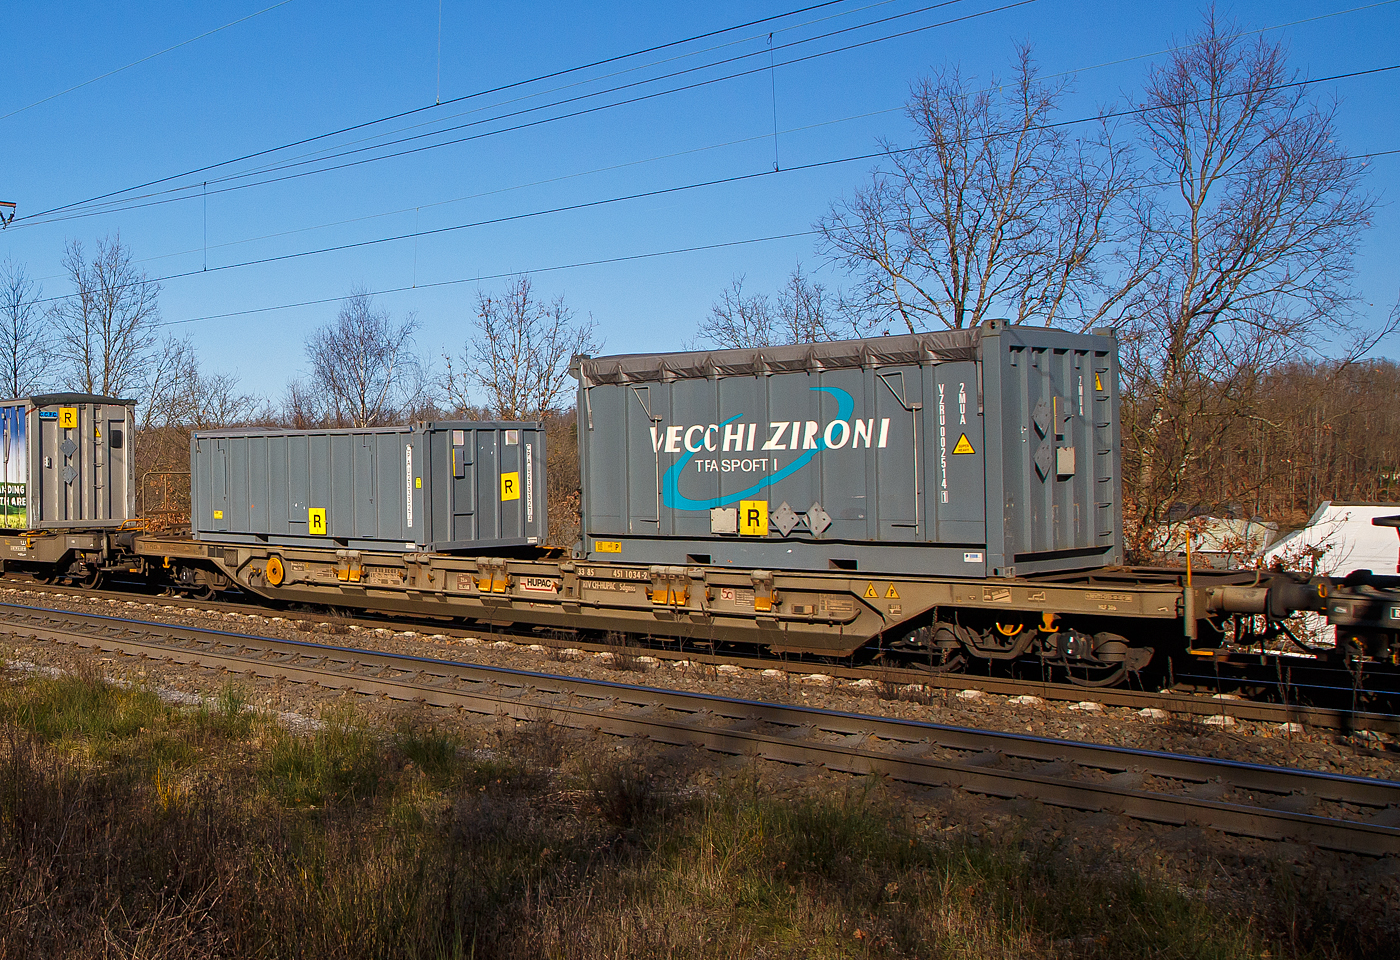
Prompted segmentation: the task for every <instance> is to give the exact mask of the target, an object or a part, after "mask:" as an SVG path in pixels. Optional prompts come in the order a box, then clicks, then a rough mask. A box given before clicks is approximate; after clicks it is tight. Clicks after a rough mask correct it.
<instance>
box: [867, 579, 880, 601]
mask: <svg viewBox="0 0 1400 960" xmlns="http://www.w3.org/2000/svg"><path fill="white" fill-rule="evenodd" d="M879 597H880V595H879V594H878V593H876V592H875V584H873V583H872V584H870V585H869V586H867V587H866V588H865V599H867V600H878V599H879Z"/></svg>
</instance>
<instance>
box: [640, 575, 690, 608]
mask: <svg viewBox="0 0 1400 960" xmlns="http://www.w3.org/2000/svg"><path fill="white" fill-rule="evenodd" d="M649 572H650V574H651V602H652V603H653V604H654V605H656V606H668V607H683V606H685V605H686V602H687V601H688V599H689V597H690V574H689V573H687V572H686V569H685V567H662V566H654V567H651V568H649Z"/></svg>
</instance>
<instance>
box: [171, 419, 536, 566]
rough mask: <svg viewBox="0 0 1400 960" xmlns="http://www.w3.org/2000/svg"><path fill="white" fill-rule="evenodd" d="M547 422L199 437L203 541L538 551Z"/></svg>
mask: <svg viewBox="0 0 1400 960" xmlns="http://www.w3.org/2000/svg"><path fill="white" fill-rule="evenodd" d="M544 464H545V450H544V429H543V425H542V424H539V423H489V422H478V421H462V422H446V423H420V424H416V425H414V426H412V427H383V428H370V429H360V430H284V431H265V430H257V431H252V430H212V431H200V432H198V433H196V434H194V435H193V436H192V437H191V438H190V473H191V484H190V487H191V493H192V497H191V500H192V507H191V512H192V518H191V526H192V527H193V528H194V535H195V538H196V539H198V540H210V541H216V542H223V543H273V544H283V545H302V546H320V547H344V548H352V549H367V550H409V551H419V550H421V551H434V552H452V551H467V550H486V549H495V548H500V547H516V546H529V545H534V544H540V543H543V542H544V539H545V536H546V535H547V533H548V520H547V511H546V508H545V482H544V478H545V473H544Z"/></svg>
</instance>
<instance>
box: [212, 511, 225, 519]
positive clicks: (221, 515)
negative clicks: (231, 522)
mask: <svg viewBox="0 0 1400 960" xmlns="http://www.w3.org/2000/svg"><path fill="white" fill-rule="evenodd" d="M223 518H224V512H223V511H222V510H215V511H214V519H215V520H222V519H223Z"/></svg>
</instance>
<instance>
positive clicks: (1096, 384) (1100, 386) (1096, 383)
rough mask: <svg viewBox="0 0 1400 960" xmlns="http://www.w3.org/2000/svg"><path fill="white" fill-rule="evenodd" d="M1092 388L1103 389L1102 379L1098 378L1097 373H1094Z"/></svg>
mask: <svg viewBox="0 0 1400 960" xmlns="http://www.w3.org/2000/svg"><path fill="white" fill-rule="evenodd" d="M1094 389H1095V390H1102V389H1103V381H1102V380H1100V379H1099V375H1098V374H1097V373H1096V374H1094Z"/></svg>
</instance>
